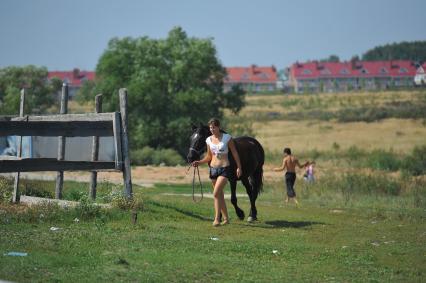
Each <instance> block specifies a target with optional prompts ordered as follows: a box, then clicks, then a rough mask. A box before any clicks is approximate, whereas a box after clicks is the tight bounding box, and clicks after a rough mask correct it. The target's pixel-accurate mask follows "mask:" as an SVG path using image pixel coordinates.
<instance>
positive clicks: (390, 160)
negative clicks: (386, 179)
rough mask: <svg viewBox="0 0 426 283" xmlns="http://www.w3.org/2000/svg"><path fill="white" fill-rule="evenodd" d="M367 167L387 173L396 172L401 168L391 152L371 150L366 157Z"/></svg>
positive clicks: (399, 162)
mask: <svg viewBox="0 0 426 283" xmlns="http://www.w3.org/2000/svg"><path fill="white" fill-rule="evenodd" d="M366 163H367V166H368V167H371V168H374V169H379V170H387V171H397V170H398V169H399V168H400V166H401V161H400V160H399V159H398V157H397V156H396V154H395V153H393V152H392V151H384V150H382V149H377V150H373V151H372V152H371V153H370V154H369V155H368V156H367V161H366Z"/></svg>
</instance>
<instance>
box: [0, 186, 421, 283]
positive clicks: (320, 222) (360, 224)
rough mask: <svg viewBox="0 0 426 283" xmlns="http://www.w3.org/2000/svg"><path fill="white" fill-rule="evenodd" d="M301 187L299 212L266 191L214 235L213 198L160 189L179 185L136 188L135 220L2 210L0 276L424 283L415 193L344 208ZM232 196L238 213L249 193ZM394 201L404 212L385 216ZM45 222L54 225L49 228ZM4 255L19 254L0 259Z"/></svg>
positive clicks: (278, 192) (121, 215) (375, 197)
mask: <svg viewBox="0 0 426 283" xmlns="http://www.w3.org/2000/svg"><path fill="white" fill-rule="evenodd" d="M323 185H324V184H323ZM206 186H207V184H206ZM298 188H299V189H298V192H299V193H300V196H301V203H302V206H301V207H300V208H296V207H295V206H294V205H291V204H288V205H284V204H283V202H282V188H281V185H280V184H267V185H266V186H265V192H264V193H263V194H262V195H261V196H260V199H259V201H258V210H259V221H258V222H256V223H254V224H248V223H246V222H245V221H240V220H238V219H237V218H236V215H235V212H234V211H233V210H231V211H232V212H231V217H232V223H231V224H230V225H227V226H224V227H219V228H214V227H212V226H211V222H212V217H213V209H212V200H211V199H204V200H203V201H202V202H201V203H198V204H196V203H193V202H192V199H191V198H190V197H185V196H179V195H177V196H176V195H173V196H170V195H166V194H165V193H174V194H184V193H189V194H190V193H191V188H190V186H188V185H173V186H170V185H166V184H165V185H159V186H156V187H155V188H145V189H142V188H137V189H136V191H137V192H138V193H142V194H143V200H144V208H143V210H142V211H139V213H138V216H139V217H138V221H137V223H136V225H133V224H132V222H131V220H130V219H131V216H130V212H129V211H126V210H119V209H109V210H106V211H103V210H96V209H93V207H91V205H88V204H85V205H83V206H81V207H79V208H76V209H68V210H65V211H64V210H62V209H59V208H57V207H54V206H48V205H44V206H40V207H38V208H31V209H27V211H26V212H24V211H23V208H20V209H18V207H15V206H3V207H1V209H0V212H1V214H2V218H1V219H2V222H1V225H0V251H1V253H2V256H0V278H1V279H4V280H12V281H17V282H46V281H48V282H72V281H84V282H95V281H105V280H107V281H112V282H128V281H132V282H134V281H142V282H188V281H190V282H213V281H220V282H237V281H241V282H269V281H271V282H285V281H292V282H294V281H296V282H303V281H305V282H306V281H308V282H312V281H315V282H363V281H368V282H389V281H392V282H421V281H423V279H424V276H425V273H426V269H425V266H426V257H425V256H426V225H425V222H424V221H425V210H424V206H423V207H417V206H416V205H415V201H414V195H412V194H407V195H405V196H402V197H401V196H392V195H386V194H370V195H369V194H367V195H365V196H363V195H360V194H356V195H353V196H352V197H351V198H350V200H349V201H347V200H345V196H344V194H343V193H342V192H339V191H337V190H332V192H330V191H328V192H327V191H322V190H323V188H322V187H321V186H320V185H319V186H316V187H315V186H314V187H309V188H308V187H305V186H304V185H303V184H302V183H301V182H299V183H298ZM241 189H242V188H239V191H240V192H242V190H241ZM321 191H322V192H321ZM321 194H323V197H321V198H319V197H318V195H321ZM327 195H328V196H329V197H327ZM332 195H334V197H331V196H332ZM422 197H424V196H422ZM401 199H404V200H401ZM423 200H424V199H423ZM239 201H240V206H241V207H242V208H243V209H244V210H245V211H246V212H247V210H248V207H249V204H248V201H247V198H240V200H239ZM372 203H375V204H373V205H371V204H372ZM393 203H398V204H400V205H402V206H403V208H402V209H400V210H393V209H389V208H390V207H392V204H393ZM228 205H230V204H229V203H228ZM75 218H78V219H79V222H76V220H75ZM51 227H58V228H60V229H59V230H57V231H51V230H50V229H51ZM11 251H19V252H26V253H28V255H27V256H26V257H13V256H4V255H3V254H6V253H8V252H11Z"/></svg>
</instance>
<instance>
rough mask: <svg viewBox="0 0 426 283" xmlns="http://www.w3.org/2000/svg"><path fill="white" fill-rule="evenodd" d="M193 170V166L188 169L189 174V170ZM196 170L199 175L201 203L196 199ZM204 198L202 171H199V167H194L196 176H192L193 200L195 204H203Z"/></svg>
mask: <svg viewBox="0 0 426 283" xmlns="http://www.w3.org/2000/svg"><path fill="white" fill-rule="evenodd" d="M190 168H191V165H190V166H189V167H188V170H187V172H188V171H189V169H190ZM195 170H197V174H198V183H199V184H200V191H201V199H200V200H199V201H197V200H196V199H195ZM203 198H204V193H203V183H202V182H201V177H200V169H198V166H196V167H194V174H193V175H192V200H193V201H194V202H201V201H202V200H203Z"/></svg>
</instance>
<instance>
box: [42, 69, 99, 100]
mask: <svg viewBox="0 0 426 283" xmlns="http://www.w3.org/2000/svg"><path fill="white" fill-rule="evenodd" d="M53 78H58V79H60V80H61V81H62V82H64V83H67V84H68V97H69V99H70V100H73V99H74V98H75V96H76V95H77V92H78V91H79V89H80V88H81V87H82V86H83V83H84V82H85V81H92V80H94V79H95V72H89V71H80V70H79V69H74V70H72V71H52V72H49V73H48V75H47V79H49V80H51V79H53Z"/></svg>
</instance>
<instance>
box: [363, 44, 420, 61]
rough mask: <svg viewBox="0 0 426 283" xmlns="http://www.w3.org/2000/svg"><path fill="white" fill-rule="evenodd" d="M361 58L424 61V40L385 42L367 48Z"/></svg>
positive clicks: (369, 59)
mask: <svg viewBox="0 0 426 283" xmlns="http://www.w3.org/2000/svg"><path fill="white" fill-rule="evenodd" d="M362 60H366V61H381V60H412V61H418V62H425V61H426V41H412V42H407V41H403V42H400V43H392V44H386V45H383V46H377V47H374V48H373V49H370V50H368V51H367V52H365V53H364V55H362Z"/></svg>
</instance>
